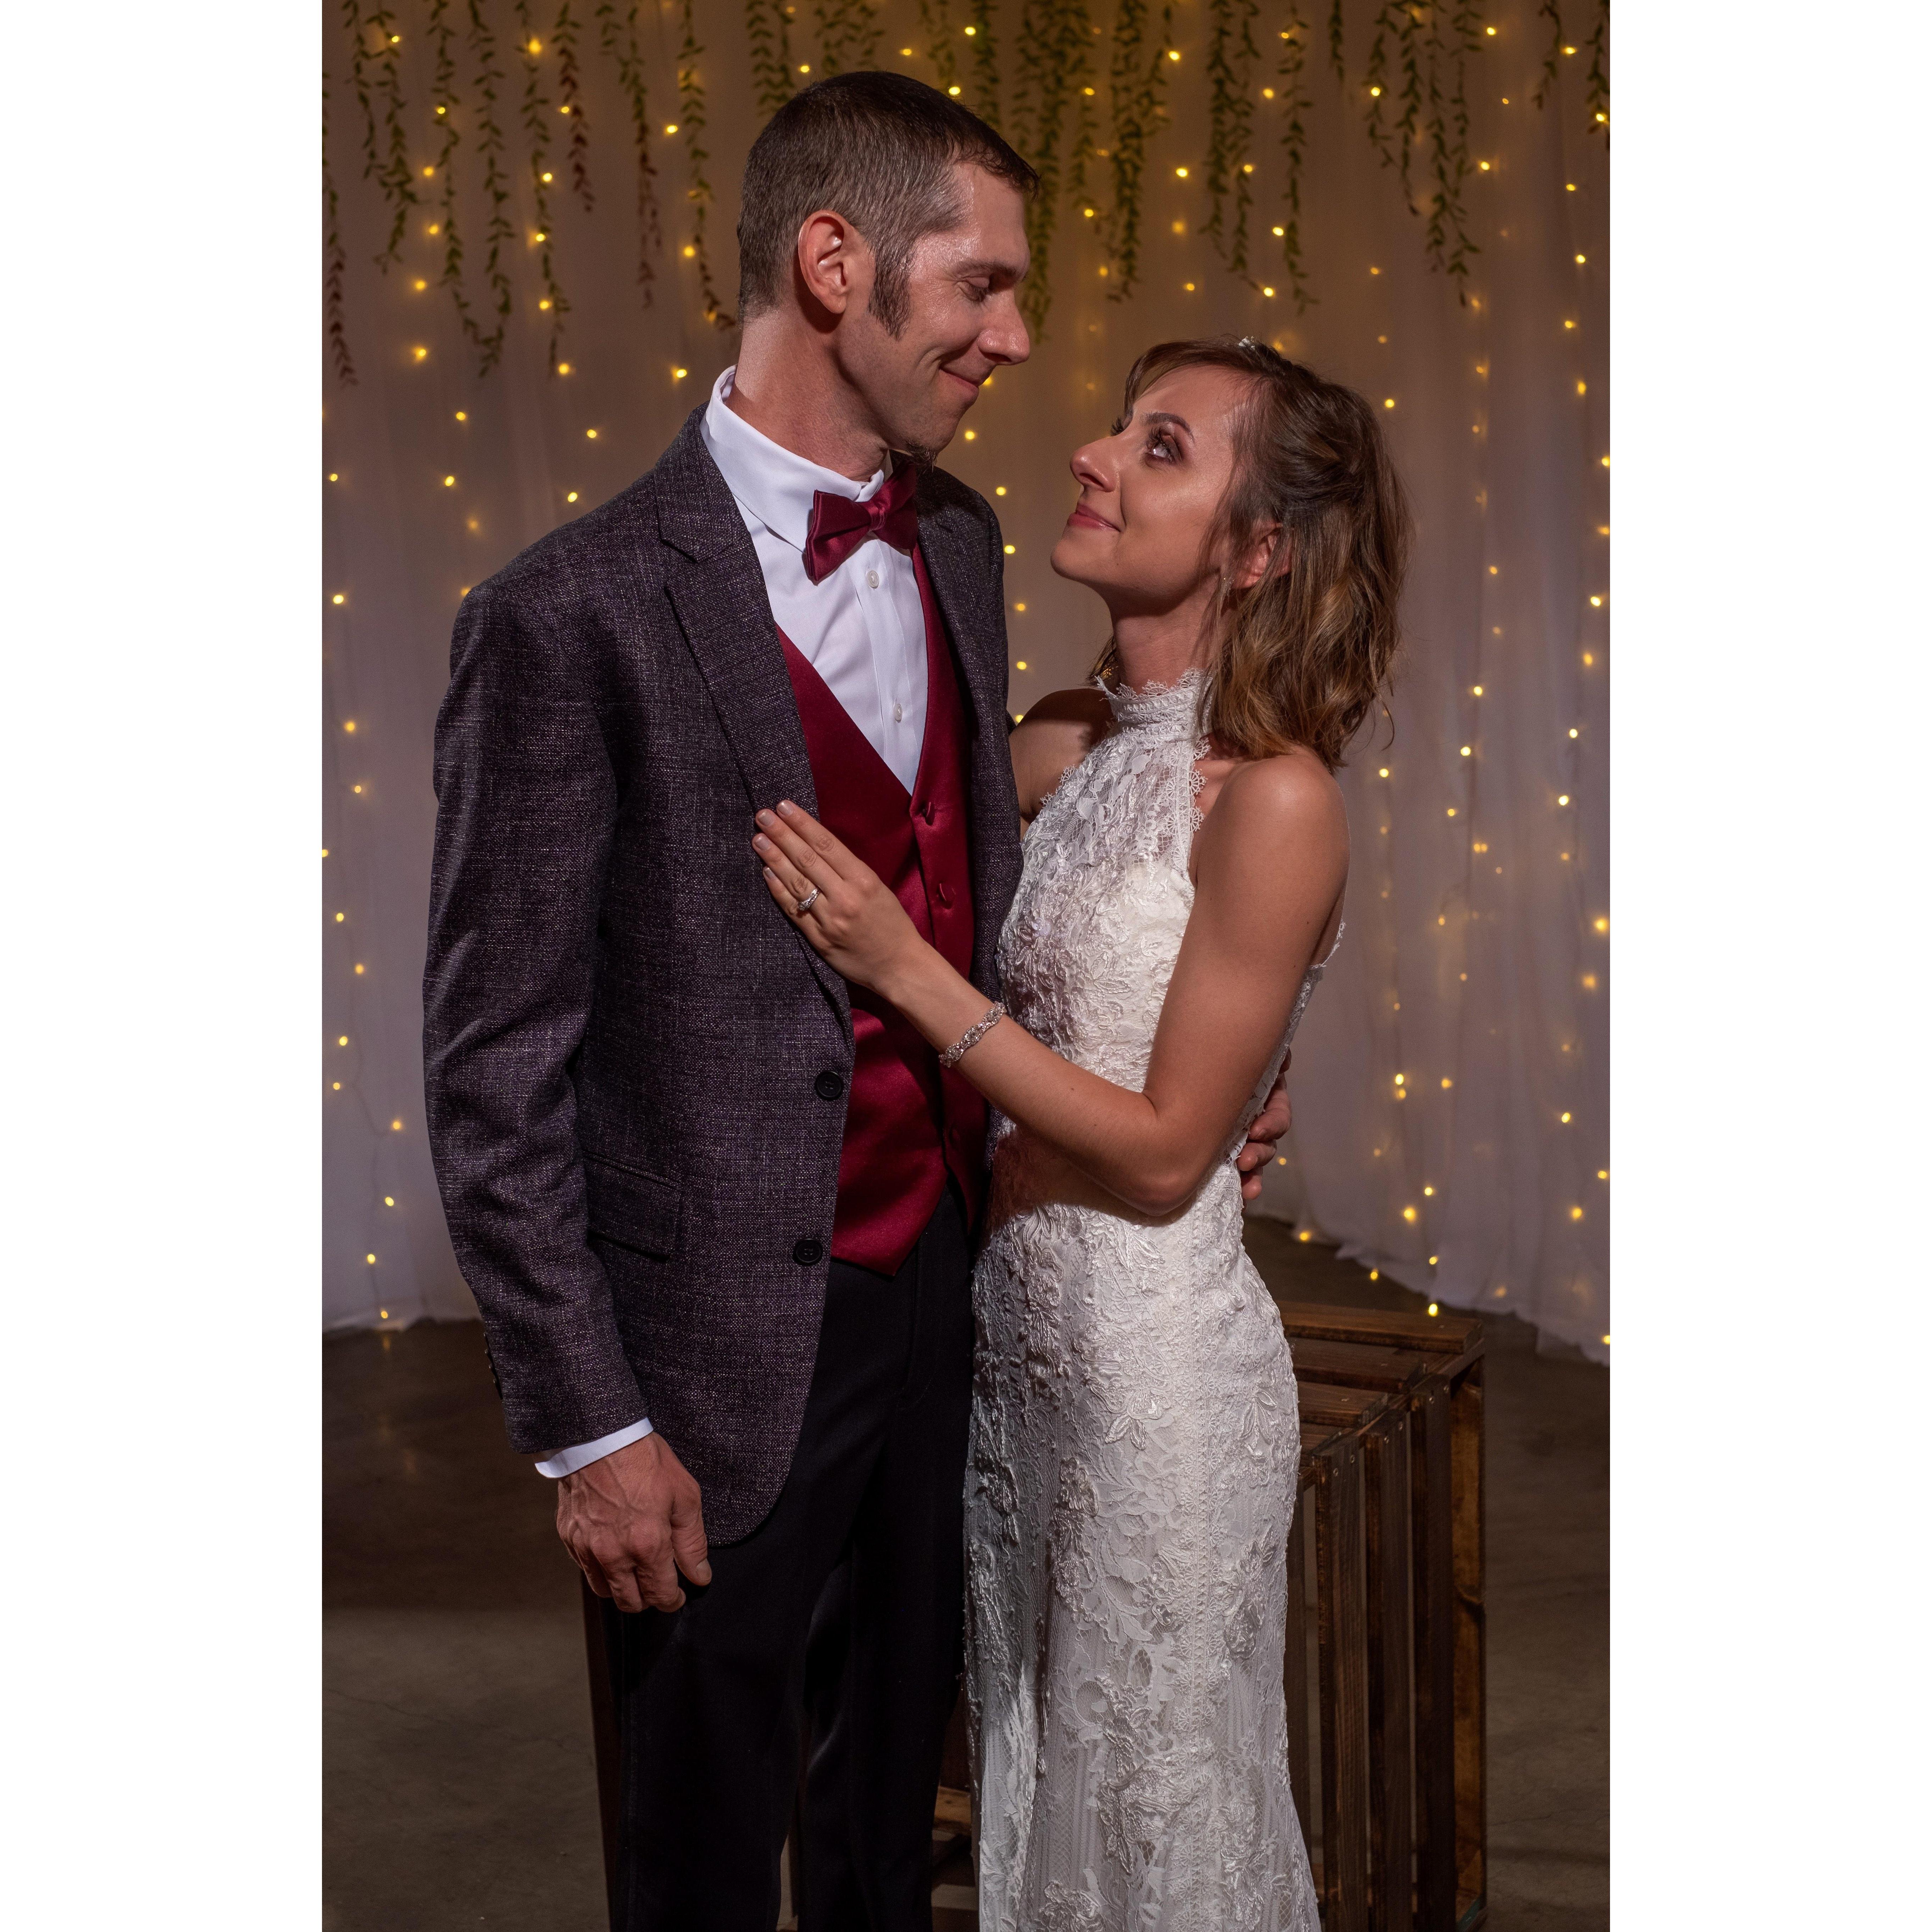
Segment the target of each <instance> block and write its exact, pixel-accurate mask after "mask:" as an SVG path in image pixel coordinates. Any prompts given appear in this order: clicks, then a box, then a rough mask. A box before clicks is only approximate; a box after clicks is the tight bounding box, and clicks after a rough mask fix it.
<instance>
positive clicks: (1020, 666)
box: [1013, 658, 1027, 670]
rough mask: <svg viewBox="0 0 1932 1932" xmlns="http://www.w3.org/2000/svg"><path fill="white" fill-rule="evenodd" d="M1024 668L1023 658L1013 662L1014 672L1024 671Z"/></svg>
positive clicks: (1025, 663) (1024, 661)
mask: <svg viewBox="0 0 1932 1932" xmlns="http://www.w3.org/2000/svg"><path fill="white" fill-rule="evenodd" d="M1026 667H1027V661H1026V659H1025V658H1016V660H1015V661H1014V664H1013V668H1014V669H1015V670H1025V669H1026Z"/></svg>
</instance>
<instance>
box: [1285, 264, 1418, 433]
mask: <svg viewBox="0 0 1932 1932" xmlns="http://www.w3.org/2000/svg"><path fill="white" fill-rule="evenodd" d="M1262 294H1263V295H1265V296H1271V295H1273V294H1274V290H1272V289H1264V290H1262ZM1392 407H1394V405H1393V404H1391V408H1392Z"/></svg>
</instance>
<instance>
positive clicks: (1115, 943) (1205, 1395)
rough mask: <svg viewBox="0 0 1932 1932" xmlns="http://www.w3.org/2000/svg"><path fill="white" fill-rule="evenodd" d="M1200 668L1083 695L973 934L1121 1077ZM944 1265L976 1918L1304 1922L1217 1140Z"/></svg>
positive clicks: (1155, 995) (1277, 1561)
mask: <svg viewBox="0 0 1932 1932" xmlns="http://www.w3.org/2000/svg"><path fill="white" fill-rule="evenodd" d="M1200 696H1201V685H1200V680H1199V676H1198V675H1196V674H1190V676H1189V677H1187V678H1185V679H1183V680H1182V681H1181V683H1180V684H1179V685H1175V686H1173V687H1172V688H1169V689H1166V690H1160V689H1154V688H1148V689H1143V690H1142V691H1109V693H1108V697H1109V702H1110V703H1112V706H1113V709H1114V713H1115V721H1116V726H1117V728H1116V730H1115V732H1114V733H1113V734H1112V736H1109V738H1107V739H1105V740H1103V742H1101V743H1100V745H1097V746H1096V747H1095V748H1094V751H1092V752H1091V754H1089V755H1088V757H1087V758H1086V759H1085V760H1083V761H1082V763H1080V764H1079V766H1076V767H1075V768H1074V769H1073V770H1072V771H1071V772H1069V773H1068V774H1067V776H1066V777H1065V778H1064V779H1063V780H1062V781H1061V784H1060V786H1059V788H1058V790H1056V791H1055V793H1053V794H1052V796H1051V797H1049V799H1047V800H1046V802H1045V804H1044V805H1043V806H1042V807H1041V809H1040V813H1039V815H1038V816H1037V817H1036V819H1035V820H1034V824H1033V826H1032V829H1031V830H1030V831H1029V832H1028V835H1027V840H1026V845H1025V874H1024V877H1022V881H1021V884H1020V887H1019V892H1018V893H1017V895H1016V897H1015V898H1014V901H1013V908H1012V910H1011V911H1010V913H1009V915H1008V917H1007V924H1006V927H1005V929H1004V932H1003V934H1002V935H1001V944H1000V967H1001V980H1002V990H1003V992H1004V997H1005V998H1006V1001H1007V1005H1008V1007H1009V1008H1010V1010H1012V1012H1013V1014H1014V1016H1015V1017H1016V1019H1019V1021H1020V1022H1021V1024H1022V1025H1024V1026H1025V1028H1027V1029H1028V1031H1029V1032H1031V1033H1032V1034H1034V1035H1035V1036H1036V1037H1038V1038H1040V1039H1041V1040H1045V1041H1046V1043H1047V1044H1048V1045H1049V1046H1052V1048H1053V1049H1055V1051H1056V1052H1058V1053H1060V1054H1061V1055H1064V1056H1065V1057H1066V1058H1067V1059H1069V1060H1070V1061H1073V1062H1074V1063H1075V1064H1077V1065H1079V1066H1082V1067H1088V1068H1089V1069H1091V1070H1092V1071H1094V1073H1099V1074H1100V1075H1102V1076H1103V1077H1104V1078H1106V1079H1109V1080H1112V1081H1114V1082H1117V1083H1118V1084H1119V1085H1122V1086H1125V1087H1130V1088H1139V1087H1140V1086H1141V1085H1142V1084H1143V1083H1144V1082H1145V1078H1146V1073H1147V1066H1148V1058H1149V1057H1150V1055H1151V1052H1152V1050H1153V1044H1154V1031H1155V1029H1156V1028H1157V1025H1158V1024H1159V1022H1160V1010H1161V1006H1162V1004H1163V1001H1164V999H1165V998H1166V991H1167V986H1168V982H1169V979H1170V978H1171V977H1172V974H1173V971H1174V965H1175V959H1176V958H1177V957H1178V955H1179V953H1180V950H1181V938H1182V935H1184V932H1186V930H1187V919H1188V916H1189V914H1190V912H1191V911H1192V910H1193V901H1194V888H1193V882H1192V881H1191V880H1190V879H1189V877H1188V876H1187V866H1188V861H1189V857H1190V850H1191V847H1192V844H1193V835H1194V832H1195V831H1196V829H1198V827H1199V824H1200V823H1201V813H1200V810H1199V805H1198V803H1197V802H1196V801H1197V799H1198V796H1199V790H1200V774H1199V769H1198V766H1197V759H1198V757H1199V753H1200V751H1202V748H1203V745H1202V737H1201V734H1200V732H1199V722H1198V720H1199V700H1200ZM1325 963H1326V962H1324V964H1325ZM1320 975H1321V968H1319V967H1317V968H1313V969H1312V970H1311V971H1310V974H1308V976H1307V980H1305V981H1304V984H1303V986H1302V988H1301V993H1300V995H1299V997H1298V999H1297V1001H1296V1002H1295V1010H1294V1013H1293V1015H1292V1017H1291V1019H1290V1022H1289V1026H1288V1028H1287V1029H1286V1035H1285V1037H1284V1038H1283V1042H1282V1045H1281V1049H1280V1052H1279V1053H1278V1054H1277V1055H1276V1056H1275V1057H1274V1061H1273V1062H1272V1064H1271V1066H1270V1067H1269V1068H1268V1070H1267V1072H1266V1073H1265V1077H1264V1078H1263V1079H1262V1081H1261V1082H1259V1084H1258V1085H1257V1088H1256V1094H1255V1096H1254V1098H1253V1104H1252V1106H1250V1109H1249V1110H1248V1112H1247V1115H1246V1117H1245V1118H1244V1120H1243V1121H1242V1122H1241V1128H1240V1131H1239V1133H1238V1134H1237V1136H1235V1139H1234V1141H1233V1142H1232V1143H1231V1145H1230V1148H1229V1152H1230V1153H1231V1154H1232V1151H1233V1149H1234V1148H1235V1147H1237V1146H1238V1145H1239V1144H1240V1142H1241V1140H1242V1139H1245V1137H1246V1133H1247V1123H1248V1121H1250V1120H1251V1119H1252V1118H1253V1115H1254V1113H1255V1112H1256V1111H1257V1110H1259V1107H1260V1106H1261V1104H1262V1100H1263V1099H1264V1098H1265V1096H1266V1094H1267V1091H1268V1088H1270V1087H1271V1085H1273V1084H1274V1076H1275V1073H1277V1071H1278V1070H1279V1068H1280V1063H1281V1059H1282V1058H1283V1056H1284V1055H1286V1052H1287V1049H1288V1044H1289V1039H1290V1038H1292V1035H1293V1032H1294V1029H1295V1025H1297V1024H1298V1023H1299V1021H1300V1019H1301V1014H1302V1012H1303V1010H1304V1009H1305V1007H1306V1006H1307V1000H1308V996H1309V995H1310V992H1312V991H1313V988H1314V986H1315V983H1316V980H1318V979H1319V977H1320ZM995 1135H996V1136H998V1140H997V1142H996V1146H995V1162H996V1163H998V1162H999V1161H1001V1160H1008V1161H1013V1160H1025V1159H1026V1158H1027V1157H1028V1154H1027V1147H1028V1144H1027V1142H1026V1140H1025V1136H1020V1137H1019V1138H1017V1139H1014V1138H1012V1137H1010V1123H1007V1122H1006V1121H1004V1120H1000V1119H998V1118H996V1120H995ZM974 1301H975V1304H976V1311H977V1316H978V1322H979V1332H980V1344H979V1349H978V1352H977V1357H976V1360H975V1365H974V1415H973V1443H972V1450H971V1457H970V1462H969V1467H968V1476H967V1551H968V1670H967V1688H968V1697H969V1700H970V1701H971V1705H972V1708H973V1712H974V1720H975V1721H974V1736H975V1739H976V1741H977V1745H976V1749H977V1764H976V1770H975V1775H976V1781H977V1787H978V1807H977V1817H976V1822H977V1825H978V1828H979V1834H980V1900H979V1903H980V1923H981V1924H982V1925H983V1926H984V1927H986V1928H988V1932H1100V1928H1103V1927H1104V1928H1106V1929H1107V1932H1114V1928H1116V1927H1118V1928H1121V1932H1127V1928H1132V1932H1318V1921H1317V1917H1316V1903H1315V1896H1314V1888H1313V1883H1312V1881H1311V1879H1310V1873H1309V1868H1308V1859H1307V1852H1306V1850H1305V1849H1304V1846H1303V1844H1302V1842H1301V1832H1300V1829H1299V1826H1298V1823H1297V1820H1296V1817H1295V1809H1294V1804H1293V1801H1292V1795H1291V1793H1290V1792H1289V1781H1288V1756H1287V1741H1286V1724H1285V1714H1284V1710H1283V1695H1282V1664H1281V1656H1282V1642H1283V1627H1284V1623H1285V1619H1286V1542H1287V1536H1288V1529H1289V1523H1290V1520H1291V1518H1292V1513H1293V1510H1294V1506H1295V1485H1296V1477H1297V1469H1298V1463H1299V1460H1300V1453H1301V1435H1300V1426H1299V1421H1298V1410H1297V1406H1296V1400H1295V1378H1294V1373H1293V1368H1292V1364H1291V1362H1290V1361H1289V1353H1288V1348H1287V1344H1286V1340H1285V1339H1284V1338H1283V1334H1282V1329H1281V1323H1280V1318H1279V1316H1277V1313H1276V1312H1275V1308H1274V1303H1273V1301H1271V1299H1270V1298H1269V1296H1268V1292H1267V1290H1266V1289H1265V1287H1264V1286H1262V1282H1261V1280H1260V1278H1259V1276H1258V1275H1257V1274H1256V1272H1255V1271H1254V1268H1253V1265H1252V1264H1251V1263H1250V1262H1249V1261H1248V1259H1247V1255H1246V1254H1245V1253H1244V1250H1243V1248H1242V1246H1241V1181H1240V1177H1239V1175H1238V1173H1237V1172H1236V1171H1235V1168H1234V1166H1233V1165H1232V1161H1223V1162H1221V1163H1218V1164H1217V1166H1216V1167H1215V1168H1214V1169H1213V1170H1211V1172H1210V1174H1209V1175H1208V1178H1207V1180H1206V1181H1205V1182H1204V1183H1203V1184H1202V1187H1201V1190H1200V1191H1199V1193H1198V1194H1197V1195H1196V1197H1195V1199H1194V1200H1193V1202H1191V1203H1190V1205H1189V1206H1188V1207H1187V1209H1186V1210H1185V1211H1184V1212H1182V1213H1181V1214H1178V1215H1177V1216H1175V1217H1172V1218H1170V1219H1169V1220H1165V1221H1162V1222H1158V1223H1157V1222H1152V1221H1148V1220H1141V1219H1137V1218H1135V1217H1130V1216H1128V1215H1126V1214H1106V1213H1103V1212H1100V1211H1097V1210H1094V1209H1090V1208H1076V1207H1074V1206H1071V1205H1067V1204H1064V1203H1060V1202H1055V1203H1052V1204H1051V1205H1046V1206H1043V1207H1037V1208H1031V1209H1030V1210H1028V1211H1025V1212H1023V1213H1021V1214H1017V1215H1016V1216H1014V1217H1013V1218H1012V1219H1011V1220H1007V1221H1005V1222H1004V1223H1001V1225H1000V1226H998V1228H997V1229H995V1232H994V1233H993V1234H992V1236H991V1237H990V1238H989V1240H988V1242H987V1244H986V1250H985V1252H984V1253H983V1256H982V1257H981V1259H980V1265H979V1268H978V1269H977V1273H976V1275H975V1277H974Z"/></svg>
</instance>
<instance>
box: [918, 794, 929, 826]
mask: <svg viewBox="0 0 1932 1932" xmlns="http://www.w3.org/2000/svg"><path fill="white" fill-rule="evenodd" d="M919 817H922V819H924V820H926V823H927V824H929V825H930V824H931V823H932V799H927V800H926V802H925V803H924V804H923V805H921V806H920V807H919Z"/></svg>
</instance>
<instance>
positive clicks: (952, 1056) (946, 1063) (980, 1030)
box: [939, 1000, 1007, 1073]
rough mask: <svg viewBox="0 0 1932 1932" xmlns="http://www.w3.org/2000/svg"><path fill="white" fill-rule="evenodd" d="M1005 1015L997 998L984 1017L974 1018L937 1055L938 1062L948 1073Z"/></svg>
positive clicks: (1005, 1011) (1004, 1008) (1005, 1012)
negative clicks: (971, 1022) (962, 1031)
mask: <svg viewBox="0 0 1932 1932" xmlns="http://www.w3.org/2000/svg"><path fill="white" fill-rule="evenodd" d="M1006 1016H1007V1010H1006V1007H1004V1005H1003V1004H1001V1002H1000V1001H998V1000H995V1001H994V1002H993V1004H992V1005H991V1006H990V1007H988V1008H987V1009H986V1017H985V1018H984V1019H977V1020H975V1021H974V1022H973V1024H972V1025H971V1026H969V1027H968V1028H967V1029H966V1031H965V1032H964V1033H962V1034H961V1035H960V1036H959V1038H958V1039H957V1040H955V1041H954V1042H953V1044H952V1045H951V1046H949V1047H948V1048H947V1049H946V1051H945V1052H944V1053H942V1054H941V1055H940V1056H939V1064H940V1065H941V1066H942V1067H944V1068H945V1069H946V1070H947V1072H948V1073H950V1072H951V1071H952V1070H953V1068H954V1067H957V1066H958V1065H959V1063H960V1061H962V1060H964V1059H965V1058H966V1056H967V1055H968V1053H970V1052H971V1051H972V1050H973V1049H974V1047H976V1046H978V1045H979V1044H980V1041H982V1040H984V1039H985V1038H986V1036H987V1034H989V1033H991V1032H992V1030H993V1029H994V1028H995V1027H996V1026H998V1025H999V1023H1000V1022H1001V1021H1002V1020H1003V1019H1005V1018H1006Z"/></svg>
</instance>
